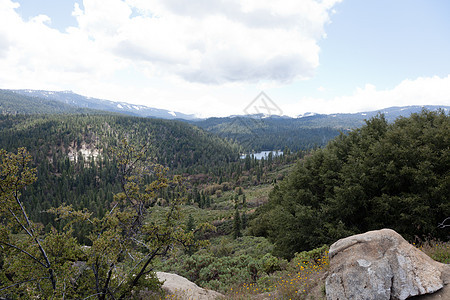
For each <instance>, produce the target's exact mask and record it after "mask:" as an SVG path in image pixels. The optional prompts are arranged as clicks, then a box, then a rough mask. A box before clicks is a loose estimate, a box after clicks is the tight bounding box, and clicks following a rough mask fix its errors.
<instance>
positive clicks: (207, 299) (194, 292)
mask: <svg viewBox="0 0 450 300" xmlns="http://www.w3.org/2000/svg"><path fill="white" fill-rule="evenodd" d="M156 276H157V277H158V279H159V280H160V281H163V282H164V283H163V286H162V288H163V289H164V290H165V291H166V293H167V294H169V295H173V296H175V297H176V299H186V300H191V299H192V300H194V299H195V300H215V299H223V295H222V294H220V293H218V292H215V291H211V290H207V289H203V288H201V287H199V286H198V285H196V284H195V283H193V282H191V281H189V280H187V279H186V278H184V277H182V276H179V275H176V274H171V273H165V272H156Z"/></svg>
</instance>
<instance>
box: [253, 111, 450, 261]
mask: <svg viewBox="0 0 450 300" xmlns="http://www.w3.org/2000/svg"><path fill="white" fill-rule="evenodd" d="M449 147H450V117H449V116H448V115H447V114H446V113H444V112H443V111H441V112H428V111H423V112H422V113H420V114H413V115H412V116H411V117H409V118H400V119H398V120H397V121H396V122H395V123H393V124H388V123H387V121H386V120H385V118H384V117H383V116H378V117H376V118H373V119H371V120H369V121H367V124H366V126H364V127H362V128H360V129H357V130H354V131H352V132H351V133H350V134H348V135H341V136H339V137H338V138H336V139H335V140H334V141H332V142H331V143H330V144H328V146H327V147H325V148H324V149H320V150H317V151H315V152H314V153H313V154H312V155H310V156H308V157H306V158H305V159H304V160H302V161H300V162H299V163H298V164H297V166H296V168H295V170H294V171H293V172H292V173H291V174H290V175H289V177H288V178H286V179H285V180H283V182H282V183H280V184H279V185H278V186H276V187H275V188H274V189H273V191H272V192H271V194H270V200H269V203H268V204H267V205H265V206H263V207H261V208H260V209H258V211H257V217H256V218H255V219H254V220H252V222H251V225H252V226H251V230H250V232H251V233H252V234H256V235H264V236H267V237H269V238H270V240H271V241H273V242H274V243H275V252H274V253H275V254H278V255H282V256H285V257H292V256H293V254H294V253H295V252H299V251H303V250H308V249H312V248H315V247H318V246H320V245H323V244H331V243H333V242H334V241H335V240H337V239H339V238H342V237H345V236H348V235H351V234H356V233H361V232H365V231H368V230H374V229H381V228H384V227H389V228H392V229H394V230H396V231H398V232H399V233H400V234H402V235H403V236H404V237H406V238H407V239H411V238H412V237H414V236H415V235H418V236H427V235H431V236H433V237H438V238H439V237H440V238H445V237H446V236H447V235H448V232H446V231H445V230H443V229H439V228H437V224H439V222H440V221H442V220H443V219H445V217H447V216H449V215H450V202H449V201H448V195H449V192H450V185H449V183H450V177H449V176H450V174H449V172H448V170H449V169H450V156H449V152H448V149H449Z"/></svg>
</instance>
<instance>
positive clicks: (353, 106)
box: [288, 75, 450, 114]
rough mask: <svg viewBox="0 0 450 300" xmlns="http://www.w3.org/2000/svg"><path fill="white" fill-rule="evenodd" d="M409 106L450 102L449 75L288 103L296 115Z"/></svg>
mask: <svg viewBox="0 0 450 300" xmlns="http://www.w3.org/2000/svg"><path fill="white" fill-rule="evenodd" d="M409 105H445V106H449V105H450V75H448V76H447V77H442V78H441V77H438V76H433V77H419V78H416V79H414V80H411V79H407V80H404V81H402V82H401V83H399V84H398V85H397V86H396V87H394V88H393V89H390V90H377V89H376V87H375V86H374V85H372V84H366V85H365V86H364V87H363V88H357V89H356V91H355V92H354V93H353V94H352V95H348V96H340V97H334V98H332V99H325V98H313V97H308V98H303V99H301V100H300V101H297V102H296V103H293V104H290V105H288V107H289V109H288V111H292V112H295V113H296V114H300V113H304V112H309V111H312V112H317V113H326V114H331V113H337V112H343V108H345V112H349V113H356V112H363V111H372V110H378V109H383V108H387V107H392V106H409Z"/></svg>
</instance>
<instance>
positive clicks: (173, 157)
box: [0, 114, 239, 170]
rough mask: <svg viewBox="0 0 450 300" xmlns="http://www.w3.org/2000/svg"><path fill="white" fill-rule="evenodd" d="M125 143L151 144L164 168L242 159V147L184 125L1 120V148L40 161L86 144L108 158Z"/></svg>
mask: <svg viewBox="0 0 450 300" xmlns="http://www.w3.org/2000/svg"><path fill="white" fill-rule="evenodd" d="M123 138H126V139H129V140H130V141H133V143H136V144H141V145H146V144H148V145H149V147H150V148H149V152H150V154H151V155H152V156H153V157H155V159H156V160H157V161H158V163H160V164H163V165H165V166H167V167H169V168H172V169H179V170H184V169H187V168H190V167H201V166H203V165H205V164H208V165H209V166H214V165H216V164H219V163H222V162H229V161H235V160H237V159H238V158H239V147H238V146H237V145H236V144H233V143H230V142H227V141H224V140H222V139H220V138H218V137H215V136H213V135H212V134H210V133H207V132H205V131H203V130H201V129H199V128H197V127H195V126H192V125H189V124H186V123H184V122H179V121H171V120H162V119H149V118H138V117H128V116H118V115H117V116H114V115H90V114H87V115H30V116H26V115H18V116H11V115H2V116H0V148H3V149H6V150H9V151H12V150H14V149H17V148H19V147H26V148H29V150H30V151H31V153H32V155H33V156H35V157H37V159H39V160H41V159H44V158H45V157H49V158H51V155H54V154H55V153H61V154H63V155H68V154H69V152H70V151H74V152H75V154H77V153H78V152H79V151H80V150H83V149H86V145H87V146H88V147H90V148H95V149H97V150H98V151H99V152H101V153H105V154H106V153H107V151H108V147H109V146H110V145H113V144H114V143H117V141H120V140H121V139H123ZM83 145H84V146H83ZM83 147H84V148H83ZM69 148H70V149H71V150H70V149H69ZM35 152H36V153H35ZM84 158H85V159H87V157H86V156H85V157H84Z"/></svg>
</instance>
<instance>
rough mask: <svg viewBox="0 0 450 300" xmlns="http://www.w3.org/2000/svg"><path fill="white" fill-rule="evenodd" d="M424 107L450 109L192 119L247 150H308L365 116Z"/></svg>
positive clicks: (396, 110)
mask: <svg viewBox="0 0 450 300" xmlns="http://www.w3.org/2000/svg"><path fill="white" fill-rule="evenodd" d="M422 109H427V110H429V111H437V110H439V109H443V110H444V111H447V112H448V111H450V107H449V106H432V105H428V106H406V107H390V108H386V109H382V110H380V111H369V112H362V113H353V114H350V113H349V114H331V115H324V114H307V115H306V116H302V117H298V118H289V117H280V116H269V117H263V116H262V115H259V116H258V115H247V116H233V117H226V118H208V119H205V120H197V121H192V122H191V123H192V124H195V125H197V126H199V127H201V128H203V129H204V130H206V131H209V132H212V133H214V134H216V135H218V136H220V137H223V138H229V139H232V140H235V141H237V142H238V143H240V144H241V145H243V147H244V148H245V149H246V150H248V151H252V150H256V151H262V150H277V149H278V150H282V149H284V147H288V148H289V149H291V150H294V151H298V150H307V149H311V148H315V147H323V146H325V145H326V144H327V143H328V142H329V141H331V140H332V139H333V138H335V137H336V136H338V135H339V133H340V132H344V133H348V132H349V131H350V130H352V129H355V128H358V127H361V126H363V125H364V124H365V120H367V119H370V118H372V117H375V116H376V115H378V114H380V113H382V114H383V115H384V116H385V118H386V120H387V121H388V122H390V123H392V122H394V121H395V120H396V119H397V118H399V117H408V116H410V115H411V114H412V113H420V112H421V110H422Z"/></svg>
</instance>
